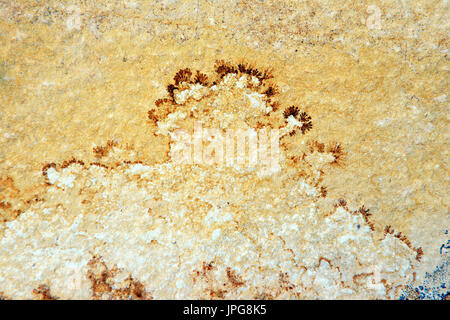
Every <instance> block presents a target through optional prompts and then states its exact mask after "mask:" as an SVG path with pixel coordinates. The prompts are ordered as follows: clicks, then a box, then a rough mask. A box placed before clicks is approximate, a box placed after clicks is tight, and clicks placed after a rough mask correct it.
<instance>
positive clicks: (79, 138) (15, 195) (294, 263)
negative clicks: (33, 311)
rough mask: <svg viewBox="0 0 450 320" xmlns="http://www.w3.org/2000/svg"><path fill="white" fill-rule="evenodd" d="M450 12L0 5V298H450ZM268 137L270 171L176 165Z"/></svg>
mask: <svg viewBox="0 0 450 320" xmlns="http://www.w3.org/2000/svg"><path fill="white" fill-rule="evenodd" d="M449 12H450V10H449V8H448V3H447V2H446V1H383V2H381V1H370V2H366V1H358V2H357V3H356V2H355V1H305V2H300V1H256V0H255V1H251V0H250V1H244V0H242V1H206V0H190V1H172V0H167V1H137V0H136V1H82V2H75V1H74V2H61V1H45V2H42V1H0V105H1V107H0V299H33V298H35V299H71V298H82V299H129V298H131V299H161V298H166V299H174V298H178V299H179V298H194V299H196V298H207V299H227V298H248V299H263V298H273V299H308V298H331V299H335V298H344V299H352V298H362V299H375V298H377V299H380V298H381V299H399V298H402V299H424V298H425V299H445V298H448V286H449V275H448V249H449V242H448V241H449V235H448V226H449V222H450V219H449V212H448V196H447V194H448V191H447V190H448V189H449V183H448V169H447V166H448V165H447V162H448V142H447V140H448V137H449V131H448V106H449V104H448V97H447V96H448V91H449V83H448V79H449V74H448V72H449V70H450V65H449V61H448V60H449V56H448V54H449V53H448V47H449V37H448V34H449V31H450V29H449V27H450V25H449V21H450V19H449V18H450V17H449ZM196 121H201V122H202V123H203V126H204V127H205V128H206V127H209V128H218V129H220V130H226V129H255V130H259V129H264V128H267V129H269V128H270V129H277V130H279V131H280V155H279V160H280V170H278V171H271V170H266V169H267V168H264V166H260V167H257V168H248V167H246V166H239V165H235V166H231V167H230V166H224V165H221V164H219V163H212V164H208V165H206V164H200V165H195V164H183V165H180V164H175V163H173V161H171V159H172V157H173V155H174V153H175V152H176V151H177V150H179V149H180V147H181V145H180V144H179V142H177V141H176V139H175V138H174V134H175V132H176V130H177V129H185V130H188V131H190V130H192V129H193V127H194V124H195V122H196Z"/></svg>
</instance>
